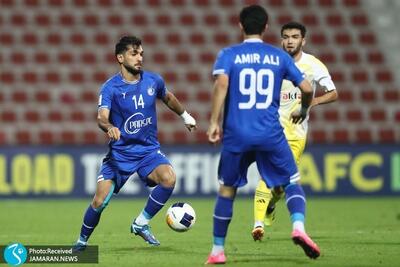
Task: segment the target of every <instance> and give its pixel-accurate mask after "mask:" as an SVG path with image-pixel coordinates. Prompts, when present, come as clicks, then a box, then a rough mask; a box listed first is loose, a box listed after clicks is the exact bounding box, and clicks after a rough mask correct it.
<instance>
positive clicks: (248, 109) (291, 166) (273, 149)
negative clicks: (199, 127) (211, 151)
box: [206, 5, 320, 264]
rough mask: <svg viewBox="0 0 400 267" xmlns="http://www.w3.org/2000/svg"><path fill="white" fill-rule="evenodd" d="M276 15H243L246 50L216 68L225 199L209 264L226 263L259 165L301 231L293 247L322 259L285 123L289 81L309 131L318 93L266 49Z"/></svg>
mask: <svg viewBox="0 0 400 267" xmlns="http://www.w3.org/2000/svg"><path fill="white" fill-rule="evenodd" d="M267 22H268V14H267V12H266V10H265V9H264V8H263V7H261V6H259V5H251V6H248V7H245V8H243V9H242V11H241V12H240V28H241V30H242V32H243V35H244V42H243V43H241V44H237V45H233V46H230V47H227V48H224V49H222V50H221V51H220V53H219V55H218V58H217V60H216V62H215V64H214V70H213V75H214V76H215V83H214V89H213V90H214V91H213V97H212V110H211V119H210V125H209V128H208V131H207V135H208V140H209V141H210V142H211V143H217V142H218V141H220V139H221V137H220V134H221V129H220V126H219V118H220V114H221V110H222V107H223V105H224V119H223V137H222V143H223V146H222V151H221V158H220V162H219V167H218V179H219V181H220V187H219V192H218V196H217V200H216V203H215V208H214V216H213V217H214V219H213V220H214V227H213V229H214V230H213V237H214V238H213V247H212V250H211V253H210V254H209V256H208V259H207V261H206V264H220V263H225V262H226V257H225V251H224V243H225V238H226V236H227V230H228V226H229V223H230V221H231V219H232V214H233V201H234V199H235V195H236V191H237V188H238V187H241V186H244V185H245V184H246V183H247V169H248V167H249V165H250V164H251V163H252V162H254V161H255V162H256V163H257V168H258V171H259V172H260V174H261V177H262V178H263V179H264V181H265V182H266V184H267V185H268V187H270V188H272V187H276V186H282V187H283V188H284V191H285V193H286V205H287V207H288V210H289V213H290V217H291V221H292V224H293V231H292V240H293V241H294V243H295V244H298V245H300V246H301V247H302V248H303V250H304V252H305V253H306V255H307V256H308V257H310V258H313V259H315V258H317V257H318V256H319V255H320V250H319V248H318V246H317V245H316V244H315V243H314V242H313V241H312V240H311V239H310V237H308V235H307V234H306V232H305V229H304V217H305V202H306V200H305V195H304V191H303V189H302V187H301V185H300V184H298V183H297V182H298V180H299V179H300V175H299V172H298V170H297V166H296V163H295V161H294V158H293V154H292V152H291V150H290V147H289V145H288V142H287V140H286V138H285V135H284V133H283V128H282V126H281V124H280V122H279V114H278V109H279V101H280V90H281V85H282V80H283V79H286V80H290V81H292V82H293V84H294V85H295V86H297V87H299V88H300V90H301V91H302V99H301V103H302V105H301V109H300V110H298V111H297V110H296V111H294V112H293V113H292V115H291V118H292V121H293V122H294V123H301V122H302V121H303V120H304V119H305V118H306V117H307V113H308V108H309V106H310V103H311V100H312V92H313V89H312V87H311V85H310V83H309V82H308V81H306V80H305V79H304V77H303V75H302V73H301V72H300V71H299V69H298V68H297V67H296V66H295V64H294V61H293V59H292V58H291V57H290V56H289V55H288V54H287V53H286V52H285V51H283V50H282V49H280V48H276V47H274V46H271V45H269V44H266V43H263V41H262V35H263V33H264V32H265V30H266V29H267V25H268V24H267Z"/></svg>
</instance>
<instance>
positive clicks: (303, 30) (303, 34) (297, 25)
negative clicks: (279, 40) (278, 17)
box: [281, 21, 307, 38]
mask: <svg viewBox="0 0 400 267" xmlns="http://www.w3.org/2000/svg"><path fill="white" fill-rule="evenodd" d="M289 29H297V30H300V32H301V37H303V38H304V37H306V32H307V29H306V26H304V25H303V24H301V23H299V22H296V21H291V22H288V23H286V24H284V25H283V26H282V28H281V37H282V36H283V31H284V30H289Z"/></svg>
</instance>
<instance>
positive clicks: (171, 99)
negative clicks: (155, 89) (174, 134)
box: [163, 91, 197, 131]
mask: <svg viewBox="0 0 400 267" xmlns="http://www.w3.org/2000/svg"><path fill="white" fill-rule="evenodd" d="M163 102H164V104H165V105H166V106H167V107H168V108H169V109H170V110H172V111H173V112H175V113H176V114H178V115H179V116H181V118H182V120H183V122H184V123H185V126H186V128H187V129H188V130H189V131H192V130H195V129H197V126H196V120H195V119H194V118H193V117H192V116H191V115H190V114H189V113H187V112H186V110H185V109H184V108H183V106H182V104H181V103H180V102H179V100H178V99H177V98H176V96H175V95H174V94H173V93H171V92H169V91H167V93H166V94H165V97H164V98H163Z"/></svg>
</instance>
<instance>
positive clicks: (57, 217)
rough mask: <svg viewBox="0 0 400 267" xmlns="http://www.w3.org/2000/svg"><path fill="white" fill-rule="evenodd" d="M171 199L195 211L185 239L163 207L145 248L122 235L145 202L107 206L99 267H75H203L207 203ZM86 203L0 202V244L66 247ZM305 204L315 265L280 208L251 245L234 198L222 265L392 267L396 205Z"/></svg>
mask: <svg viewBox="0 0 400 267" xmlns="http://www.w3.org/2000/svg"><path fill="white" fill-rule="evenodd" d="M178 200H179V201H186V202H188V203H190V204H191V205H192V206H193V207H194V209H195V210H196V212H197V222H196V224H195V226H194V227H193V229H191V230H190V231H188V232H186V233H176V232H173V231H172V230H170V229H169V228H168V226H167V225H166V223H165V212H166V207H165V208H164V209H163V210H162V211H161V212H160V213H159V214H158V215H157V216H156V217H155V218H154V219H153V220H152V223H151V226H152V229H153V231H154V233H155V235H156V237H157V238H158V239H159V240H160V242H161V246H159V247H150V246H148V245H147V244H145V243H144V242H143V240H142V239H141V238H139V237H136V236H134V235H132V234H130V233H129V226H130V223H131V221H132V219H133V217H134V216H136V215H137V214H138V212H139V211H140V210H141V208H142V207H143V205H144V202H145V199H130V200H127V199H124V200H121V199H118V197H116V198H115V199H113V200H112V201H111V203H110V205H109V206H108V207H107V209H106V210H105V211H104V213H103V214H102V218H101V221H100V224H99V226H98V227H97V229H96V230H95V232H94V233H93V235H92V238H91V239H90V244H92V245H99V248H100V249H99V250H100V256H99V264H84V265H83V264H82V265H83V266H162V267H163V266H180V267H183V266H203V264H204V262H205V260H206V257H207V254H208V253H209V251H210V248H211V240H212V212H213V206H214V199H184V198H183V199H182V198H180V199H172V200H170V201H169V202H168V203H167V206H169V205H170V204H172V203H173V202H175V201H178ZM89 201H90V200H38V201H32V200H30V201H27V200H19V201H17V200H1V201H0V211H1V214H0V244H2V245H6V244H9V243H11V242H20V243H22V244H25V245H69V244H72V243H73V242H74V241H75V240H76V238H77V236H78V232H79V230H80V225H81V220H82V215H83V212H84V211H85V209H86V207H87V205H88V203H89ZM307 205H308V207H307V217H306V220H307V221H306V229H307V231H308V233H309V234H310V235H311V236H312V237H313V239H314V240H315V241H316V242H317V243H318V244H319V246H320V248H321V252H322V254H321V257H320V258H318V259H317V260H310V259H308V258H307V257H306V256H305V255H304V253H303V251H302V250H301V248H300V247H297V246H295V245H294V244H293V243H292V241H291V240H290V232H291V227H290V222H289V216H288V212H287V210H286V207H284V204H283V201H282V202H281V203H280V204H279V205H278V213H277V220H276V221H275V224H274V225H273V226H272V227H271V228H269V229H267V232H266V238H265V239H264V241H263V242H261V243H260V242H257V243H256V242H254V241H253V239H252V237H251V235H250V232H251V229H252V221H253V215H252V212H253V203H252V199H251V198H246V199H245V198H240V197H238V199H237V200H236V202H235V205H234V218H233V221H232V222H231V224H230V227H229V234H228V238H227V241H226V255H227V259H228V262H227V264H228V265H229V266H279V267H286V266H340V267H343V266H351V267H358V266H360V267H361V266H371V267H372V266H373V267H376V266H399V262H400V198H358V199H356V198H329V199H328V198H309V199H308V203H307ZM59 265H60V264H59ZM59 265H58V266H59ZM78 265H79V264H73V265H70V264H69V265H68V266H78ZM34 266H39V264H35V265H34ZM45 266H50V265H45ZM63 266H64V265H63Z"/></svg>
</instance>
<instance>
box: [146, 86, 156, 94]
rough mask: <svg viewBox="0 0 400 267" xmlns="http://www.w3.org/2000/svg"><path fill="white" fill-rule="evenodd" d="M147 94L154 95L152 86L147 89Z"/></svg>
mask: <svg viewBox="0 0 400 267" xmlns="http://www.w3.org/2000/svg"><path fill="white" fill-rule="evenodd" d="M147 93H148V94H149V96H152V95H154V93H155V90H154V88H153V86H150V87H149V88H147Z"/></svg>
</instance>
